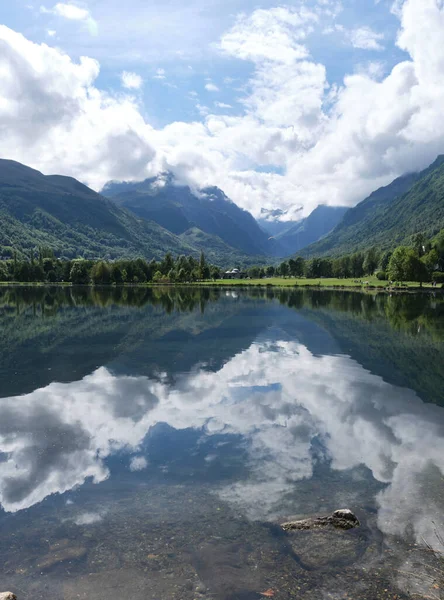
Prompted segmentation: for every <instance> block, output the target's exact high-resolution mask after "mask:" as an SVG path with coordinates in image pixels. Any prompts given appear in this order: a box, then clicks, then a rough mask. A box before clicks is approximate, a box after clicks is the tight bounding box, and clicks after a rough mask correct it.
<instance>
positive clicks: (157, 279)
mask: <svg viewBox="0 0 444 600" xmlns="http://www.w3.org/2000/svg"><path fill="white" fill-rule="evenodd" d="M237 267H238V266H237ZM231 268H232V266H231ZM239 271H240V269H239ZM0 281H1V282H22V283H30V282H41V283H69V284H73V285H91V284H92V285H117V286H118V285H128V284H131V285H134V284H148V283H150V284H151V283H153V284H187V283H207V284H208V283H213V284H214V283H217V284H224V285H225V284H230V285H274V286H289V285H310V286H314V285H315V286H322V287H338V286H339V287H340V286H346V287H362V286H373V287H387V286H393V285H394V284H396V285H397V286H398V287H400V286H404V285H407V286H412V285H415V286H417V285H418V284H419V285H421V286H422V285H426V284H430V285H433V286H435V287H436V286H437V285H442V284H444V231H442V232H441V234H440V235H438V236H437V237H436V238H435V239H434V240H432V241H430V240H426V239H425V238H424V236H422V235H421V234H417V235H416V236H414V237H413V238H412V243H411V245H410V246H408V247H407V246H401V247H398V248H396V249H395V250H394V251H393V252H380V251H379V250H378V249H377V248H370V249H369V250H367V251H366V252H356V253H354V254H350V255H346V256H342V257H339V258H333V259H332V258H312V259H310V260H305V259H304V258H302V257H300V256H298V257H294V258H290V259H288V260H284V261H282V262H281V263H280V264H276V265H268V266H253V267H250V268H248V269H247V270H246V271H245V272H241V273H240V277H239V279H235V280H233V279H232V278H231V275H230V276H228V277H227V275H226V273H225V270H224V269H220V268H219V267H217V266H215V265H213V264H210V263H209V262H208V261H207V259H206V257H205V255H204V253H203V252H202V253H201V255H200V259H196V258H194V257H193V256H185V255H180V256H178V257H174V256H173V255H172V254H171V253H167V254H166V255H165V256H164V258H163V259H162V260H160V261H158V260H155V259H153V260H150V261H148V260H146V259H143V258H138V259H134V260H131V259H125V260H115V261H104V260H86V259H77V260H60V259H58V258H56V257H55V256H54V253H53V251H52V250H51V249H50V248H44V247H42V248H39V249H38V250H36V251H35V252H31V255H30V257H29V258H28V259H26V260H23V259H19V258H18V257H17V255H14V257H13V258H12V259H9V260H3V261H0ZM404 282H408V283H407V284H405V283H404Z"/></svg>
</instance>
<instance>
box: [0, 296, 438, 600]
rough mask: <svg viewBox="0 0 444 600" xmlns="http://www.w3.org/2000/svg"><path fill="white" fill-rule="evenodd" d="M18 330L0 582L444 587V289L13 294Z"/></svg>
mask: <svg viewBox="0 0 444 600" xmlns="http://www.w3.org/2000/svg"><path fill="white" fill-rule="evenodd" d="M0 336H1V345H0V381H1V387H0V391H1V398H0V504H1V510H0V527H1V536H0V557H1V560H0V591H6V590H11V591H13V592H15V593H16V594H17V596H18V598H19V600H40V599H42V600H43V599H45V600H48V599H49V598H50V599H51V600H62V599H63V600H74V599H79V598H80V599H88V600H109V599H116V600H118V599H120V598H122V599H123V598H128V599H129V600H150V599H153V600H154V599H156V600H196V599H202V600H236V599H238V600H254V599H256V600H260V598H264V597H274V598H276V599H278V600H280V599H283V600H284V599H294V598H298V599H313V600H314V599H316V600H319V599H327V598H334V599H339V598H349V599H356V598H359V599H368V600H374V599H376V598H390V599H402V598H411V597H428V598H439V597H440V593H441V590H440V586H441V581H440V579H441V572H442V567H441V559H440V556H439V552H440V551H441V550H443V551H444V546H443V543H442V540H443V536H444V476H443V473H444V297H443V296H440V295H437V296H436V297H435V296H433V295H423V296H421V295H394V296H388V295H383V294H370V293H369V294H362V293H357V292H346V291H344V292H340V291H337V292H333V291H325V290H324V291H321V290H320V291H316V290H312V291H309V290H301V289H299V290H298V289H294V290H292V289H285V290H273V289H265V288H261V289H259V288H258V289H252V290H249V291H234V290H226V289H223V290H222V289H213V288H212V289H210V288H205V289H199V288H190V289H187V288H177V289H174V288H170V289H160V288H155V289H146V288H128V289H127V288H124V289H90V288H79V289H76V288H60V287H59V288H57V287H54V288H6V287H4V288H0ZM340 508H349V509H351V510H353V512H355V513H356V515H357V516H358V517H359V519H360V522H361V526H360V527H358V528H356V529H353V530H350V531H340V530H333V529H328V528H326V529H324V530H321V531H296V532H292V533H286V532H284V531H283V530H282V529H281V527H280V524H281V523H282V522H284V521H287V520H289V519H291V518H304V517H309V516H314V515H328V514H330V513H331V512H332V511H334V510H336V509H340Z"/></svg>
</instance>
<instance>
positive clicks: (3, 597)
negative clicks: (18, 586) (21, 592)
mask: <svg viewBox="0 0 444 600" xmlns="http://www.w3.org/2000/svg"><path fill="white" fill-rule="evenodd" d="M0 600H17V596H16V595H15V594H13V593H12V592H3V593H2V592H0Z"/></svg>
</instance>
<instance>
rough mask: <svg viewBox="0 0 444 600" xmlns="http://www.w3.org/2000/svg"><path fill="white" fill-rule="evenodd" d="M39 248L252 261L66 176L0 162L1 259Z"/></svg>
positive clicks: (74, 253)
mask: <svg viewBox="0 0 444 600" xmlns="http://www.w3.org/2000/svg"><path fill="white" fill-rule="evenodd" d="M193 231H194V233H193ZM38 246H48V247H51V248H52V249H53V250H54V252H55V254H56V255H57V256H60V257H62V258H76V257H80V256H83V257H85V258H107V259H113V258H123V257H136V256H142V257H145V258H147V259H150V258H162V257H163V256H164V255H165V253H166V252H171V253H173V254H176V255H177V254H194V255H196V256H198V255H199V253H200V251H201V250H202V249H203V250H204V251H205V253H206V254H207V257H208V259H209V260H211V261H212V262H215V263H217V264H222V265H225V264H231V263H232V262H234V261H236V262H239V263H240V264H245V263H247V262H248V261H251V258H249V257H246V256H245V255H244V253H242V252H240V251H239V250H236V249H234V248H232V247H230V246H229V245H227V244H225V243H223V242H222V240H220V239H219V238H217V237H216V236H211V235H208V236H205V239H203V238H202V235H200V234H198V231H196V230H192V231H187V232H184V234H182V235H181V236H179V235H175V234H174V233H172V232H171V231H168V230H167V229H165V228H164V227H162V226H161V225H159V224H158V223H155V222H154V221H149V220H147V219H144V218H141V217H140V216H137V215H135V214H134V213H132V212H131V211H129V210H126V209H125V208H123V207H119V206H117V204H116V203H115V202H113V201H112V200H110V199H108V198H105V197H104V196H101V195H100V194H97V193H96V192H94V191H93V190H91V189H89V188H88V187H86V186H85V185H83V184H82V183H80V182H79V181H77V180H75V179H73V178H71V177H62V176H60V175H51V176H45V175H43V174H42V173H40V172H39V171H35V170H34V169H30V168H29V167H26V166H24V165H21V164H20V163H17V162H14V161H9V160H0V257H1V256H10V255H11V253H12V251H13V250H16V251H17V252H18V255H19V256H20V255H26V256H29V254H30V252H31V250H34V249H35V248H36V247H38Z"/></svg>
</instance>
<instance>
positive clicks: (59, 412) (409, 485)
mask: <svg viewBox="0 0 444 600" xmlns="http://www.w3.org/2000/svg"><path fill="white" fill-rule="evenodd" d="M158 423H167V424H168V425H169V426H170V427H173V428H175V429H185V428H196V429H201V430H202V432H203V434H204V435H206V436H212V435H215V434H236V435H240V436H242V438H243V439H244V443H245V447H246V448H247V453H248V468H249V476H248V478H247V479H245V480H238V481H236V482H234V483H232V484H229V485H222V486H219V487H218V489H217V493H218V494H219V495H220V497H221V498H222V499H224V500H225V501H227V502H229V503H231V504H232V505H235V506H237V507H238V508H239V510H241V511H242V512H243V513H244V514H246V515H248V516H249V517H250V518H253V519H261V520H268V519H272V518H274V517H276V516H277V515H281V514H282V511H283V507H284V506H285V503H284V499H285V498H286V495H288V494H289V493H291V492H292V493H293V496H295V495H297V482H300V481H302V480H304V479H309V478H310V477H312V475H313V471H314V468H315V466H316V461H318V460H319V453H318V455H317V457H315V456H314V453H313V446H314V444H315V443H316V444H317V446H318V447H319V448H322V457H323V460H324V461H326V462H330V465H331V468H332V469H334V470H338V471H346V470H348V469H353V468H356V467H359V466H360V465H364V466H365V467H367V468H368V469H369V470H370V471H371V473H372V474H373V477H374V478H375V479H376V480H377V481H379V482H381V483H383V484H386V487H385V488H384V489H383V490H382V491H381V492H379V493H378V496H377V503H378V507H379V512H378V524H379V527H380V528H381V530H382V531H384V532H386V533H394V534H402V533H404V532H406V531H407V530H409V529H413V531H414V532H415V535H416V537H417V539H418V540H419V539H420V538H421V537H425V538H426V539H427V540H428V541H429V542H430V543H434V540H435V537H434V525H433V523H432V521H434V520H435V521H436V520H437V519H438V516H439V515H440V514H441V513H442V498H443V497H444V496H443V492H444V486H443V481H444V480H443V472H444V410H443V409H442V408H439V407H437V406H435V405H430V404H424V403H423V402H422V401H421V400H420V398H419V397H418V396H417V395H416V394H415V393H414V392H412V391H410V390H408V389H403V388H398V387H394V386H392V385H390V384H387V383H385V382H384V381H383V380H382V379H381V378H380V377H377V376H375V375H373V374H371V373H369V372H368V371H365V370H364V369H363V368H362V367H361V366H360V365H359V364H358V363H357V362H355V361H353V360H352V359H351V358H349V357H346V356H319V355H314V354H313V353H311V352H310V351H309V350H308V349H307V348H306V347H305V346H304V345H302V344H300V343H298V342H294V341H282V340H274V341H273V342H269V341H258V342H257V343H255V344H252V345H251V346H250V347H249V348H248V349H247V350H245V351H243V352H241V353H239V354H237V355H236V356H234V357H233V358H232V359H231V360H229V361H228V362H227V363H226V364H225V365H224V366H223V367H222V368H221V369H220V370H218V371H217V372H209V371H205V370H202V369H196V370H195V371H194V372H191V373H188V374H186V375H182V376H180V377H178V378H177V379H176V381H175V383H174V385H171V384H168V383H167V382H166V381H163V380H162V381H159V380H151V379H148V378H146V377H116V376H115V375H113V374H112V373H111V372H110V371H109V370H107V369H105V368H99V369H98V370H97V371H95V372H94V373H92V374H91V375H89V376H88V377H85V378H84V379H83V380H81V381H78V382H75V383H70V384H60V383H53V384H51V385H49V386H47V387H46V388H42V389H40V390H36V391H35V392H33V393H31V394H28V395H26V396H22V397H15V398H6V399H2V400H1V401H0V453H3V454H0V455H2V456H3V457H4V458H3V459H2V461H0V490H1V492H0V493H1V496H0V500H1V503H2V505H3V508H4V509H5V510H6V511H11V512H14V511H17V510H21V509H25V508H28V507H30V506H32V505H34V504H36V503H38V502H40V501H41V500H43V499H44V498H45V497H46V496H48V495H49V494H52V493H56V492H60V493H61V492H64V491H67V490H70V489H72V488H73V487H74V486H76V485H78V484H81V483H83V482H84V481H85V479H86V478H88V477H91V478H93V480H94V482H96V483H99V482H101V481H104V480H105V479H106V478H107V477H108V476H109V471H108V468H107V467H106V465H105V459H106V458H108V457H110V456H111V455H113V454H114V453H115V452H116V451H118V450H124V451H127V452H128V454H130V455H131V454H133V455H137V457H136V458H135V457H134V456H133V458H132V460H131V461H130V465H133V467H132V468H133V470H134V466H138V468H142V464H143V467H145V463H142V462H141V461H142V460H144V458H143V456H141V448H142V443H143V440H144V438H145V436H146V434H147V432H148V431H149V430H150V428H152V427H153V426H155V425H156V424H158ZM210 458H211V457H210ZM210 458H209V461H208V462H209V464H211V460H210ZM147 466H148V463H147ZM357 485H359V484H357ZM438 525H439V523H438Z"/></svg>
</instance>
